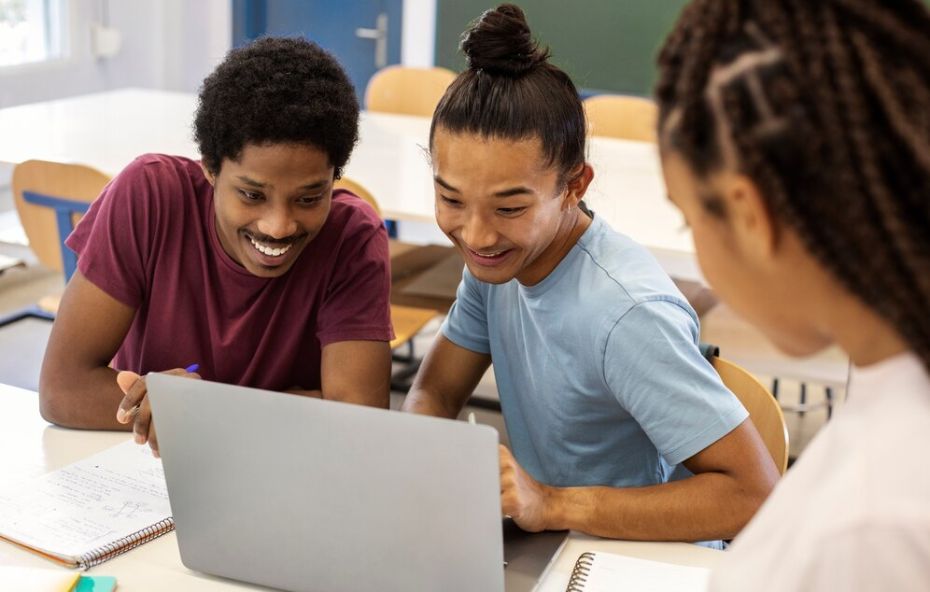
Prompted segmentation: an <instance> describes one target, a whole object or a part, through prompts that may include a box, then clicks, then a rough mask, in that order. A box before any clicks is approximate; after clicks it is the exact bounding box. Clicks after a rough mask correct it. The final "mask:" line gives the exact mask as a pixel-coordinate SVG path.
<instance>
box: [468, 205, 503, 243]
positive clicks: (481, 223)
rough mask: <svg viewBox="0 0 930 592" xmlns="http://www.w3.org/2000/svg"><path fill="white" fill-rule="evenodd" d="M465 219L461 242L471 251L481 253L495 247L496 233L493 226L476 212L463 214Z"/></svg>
mask: <svg viewBox="0 0 930 592" xmlns="http://www.w3.org/2000/svg"><path fill="white" fill-rule="evenodd" d="M465 216H466V219H465V221H464V224H462V234H461V236H462V241H463V242H464V243H465V244H466V245H467V246H468V248H470V249H472V250H473V251H483V250H488V249H492V248H494V246H495V245H497V239H498V235H497V231H496V230H495V229H494V225H493V224H490V223H488V221H487V220H485V219H484V217H483V216H481V215H479V213H477V212H472V213H467V214H465Z"/></svg>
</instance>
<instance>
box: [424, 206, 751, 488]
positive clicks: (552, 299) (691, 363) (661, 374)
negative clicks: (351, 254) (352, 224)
mask: <svg viewBox="0 0 930 592" xmlns="http://www.w3.org/2000/svg"><path fill="white" fill-rule="evenodd" d="M442 331H443V334H444V335H445V336H446V338H447V339H449V340H450V341H452V342H453V343H455V344H457V345H459V346H461V347H464V348H466V349H469V350H471V351H475V352H479V353H485V354H490V355H491V359H492V363H493V365H494V374H495V377H496V379H497V387H498V391H499V393H500V399H501V407H502V408H503V413H504V421H505V423H506V425H507V433H508V436H509V438H510V445H511V448H512V450H513V454H514V456H515V458H516V460H517V462H519V463H520V465H521V466H522V467H523V468H524V469H526V470H527V471H528V472H529V474H530V475H532V476H533V477H534V478H535V479H536V480H538V481H540V482H542V483H545V484H548V485H553V486H557V487H568V486H586V485H604V486H612V487H632V486H644V485H652V484H657V483H663V482H665V481H667V480H668V479H669V477H670V476H671V473H672V471H673V470H674V468H675V465H678V464H679V463H681V462H682V461H683V460H686V459H688V458H690V457H691V456H693V455H694V454H696V453H697V452H700V451H701V450H703V449H704V448H706V447H707V446H709V445H710V444H712V443H714V442H716V441H717V440H719V439H720V438H721V437H723V436H724V435H726V434H727V433H729V432H730V431H731V430H733V429H734V428H735V427H736V426H738V425H739V424H740V423H742V422H743V420H745V419H746V417H747V413H746V410H745V409H744V408H743V406H742V405H741V404H740V402H739V401H738V400H737V399H736V397H735V396H734V395H733V394H732V393H730V391H728V390H727V389H726V388H725V387H724V386H723V384H722V383H721V382H720V379H719V378H718V376H717V373H716V372H715V371H714V369H713V368H712V367H711V365H710V364H709V363H708V362H707V360H705V359H704V357H703V356H702V355H701V352H700V350H699V349H698V334H699V331H698V320H697V315H695V313H694V310H692V308H691V306H690V305H689V304H688V303H687V301H686V300H685V299H684V297H683V296H682V295H681V293H680V292H679V291H678V289H677V288H676V287H675V284H674V283H673V282H672V281H671V279H669V277H668V276H667V275H666V274H665V272H664V271H663V270H662V268H661V267H660V266H659V264H658V262H657V261H656V260H655V259H654V258H653V257H652V255H651V254H650V253H649V252H648V251H647V250H646V249H645V248H643V247H642V246H640V245H638V244H636V243H634V242H633V241H632V240H630V239H629V238H628V237H626V236H624V235H621V234H619V233H617V232H615V231H614V230H613V229H611V228H610V227H609V226H608V225H607V224H606V223H605V222H604V221H603V220H602V219H600V218H598V217H595V218H594V220H593V221H592V223H591V225H590V227H589V228H588V229H587V230H586V231H585V233H584V234H583V235H582V236H581V238H580V239H579V240H578V243H577V244H576V245H575V246H574V247H573V248H572V250H571V251H570V252H569V253H568V255H566V257H565V258H564V259H563V260H562V261H561V262H560V263H559V265H558V266H557V267H556V268H555V269H554V270H553V271H552V273H550V274H549V275H548V276H547V277H546V278H545V279H543V280H542V281H541V282H540V283H538V284H536V285H535V286H524V285H522V284H520V283H519V282H518V281H517V280H515V279H514V280H511V281H510V282H508V283H506V284H500V285H494V284H487V283H484V282H481V281H479V280H476V279H475V278H474V276H472V275H471V274H470V273H469V272H468V269H467V268H466V269H465V272H464V274H463V278H462V282H461V284H460V285H459V288H458V294H457V300H456V302H455V304H454V305H453V307H452V309H451V310H450V311H449V316H448V317H447V318H446V321H445V323H444V324H443V327H442Z"/></svg>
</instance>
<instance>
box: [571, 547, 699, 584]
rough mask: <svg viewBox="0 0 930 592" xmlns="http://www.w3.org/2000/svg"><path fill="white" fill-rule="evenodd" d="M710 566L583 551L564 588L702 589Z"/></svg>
mask: <svg viewBox="0 0 930 592" xmlns="http://www.w3.org/2000/svg"><path fill="white" fill-rule="evenodd" d="M709 577H710V570H709V569H707V568H704V567H686V566H684V565H677V564H674V563H664V562H662V561H650V560H647V559H637V558H635V557H626V556H625V555H614V554H612V553H592V552H589V553H582V554H581V556H580V557H578V560H577V561H576V562H575V568H574V569H573V570H572V577H571V579H570V580H569V582H568V587H567V588H566V589H565V592H602V591H605V592H606V591H611V592H614V591H616V590H629V591H636V592H702V591H704V590H707V581H708V578H709Z"/></svg>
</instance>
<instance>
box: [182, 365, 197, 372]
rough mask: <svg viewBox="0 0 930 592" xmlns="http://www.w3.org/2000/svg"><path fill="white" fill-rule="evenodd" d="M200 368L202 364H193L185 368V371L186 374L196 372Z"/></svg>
mask: <svg viewBox="0 0 930 592" xmlns="http://www.w3.org/2000/svg"><path fill="white" fill-rule="evenodd" d="M198 368H200V364H191V365H190V366H188V367H187V368H185V369H184V371H185V372H196V371H197V369H198Z"/></svg>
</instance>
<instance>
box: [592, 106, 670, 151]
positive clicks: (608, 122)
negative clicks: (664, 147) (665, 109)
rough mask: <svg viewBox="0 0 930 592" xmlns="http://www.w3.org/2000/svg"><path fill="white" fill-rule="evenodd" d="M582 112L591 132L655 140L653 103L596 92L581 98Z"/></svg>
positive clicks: (625, 137)
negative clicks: (583, 111)
mask: <svg viewBox="0 0 930 592" xmlns="http://www.w3.org/2000/svg"><path fill="white" fill-rule="evenodd" d="M584 109H585V114H586V116H587V118H588V127H589V131H590V133H591V134H592V135H595V136H607V137H610V138H619V139H621V140H637V141H640V142H655V141H656V125H657V120H658V110H657V109H656V105H655V103H653V102H652V101H651V100H649V99H644V98H642V97H632V96H627V95H595V96H593V97H588V98H587V99H585V100H584Z"/></svg>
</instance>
